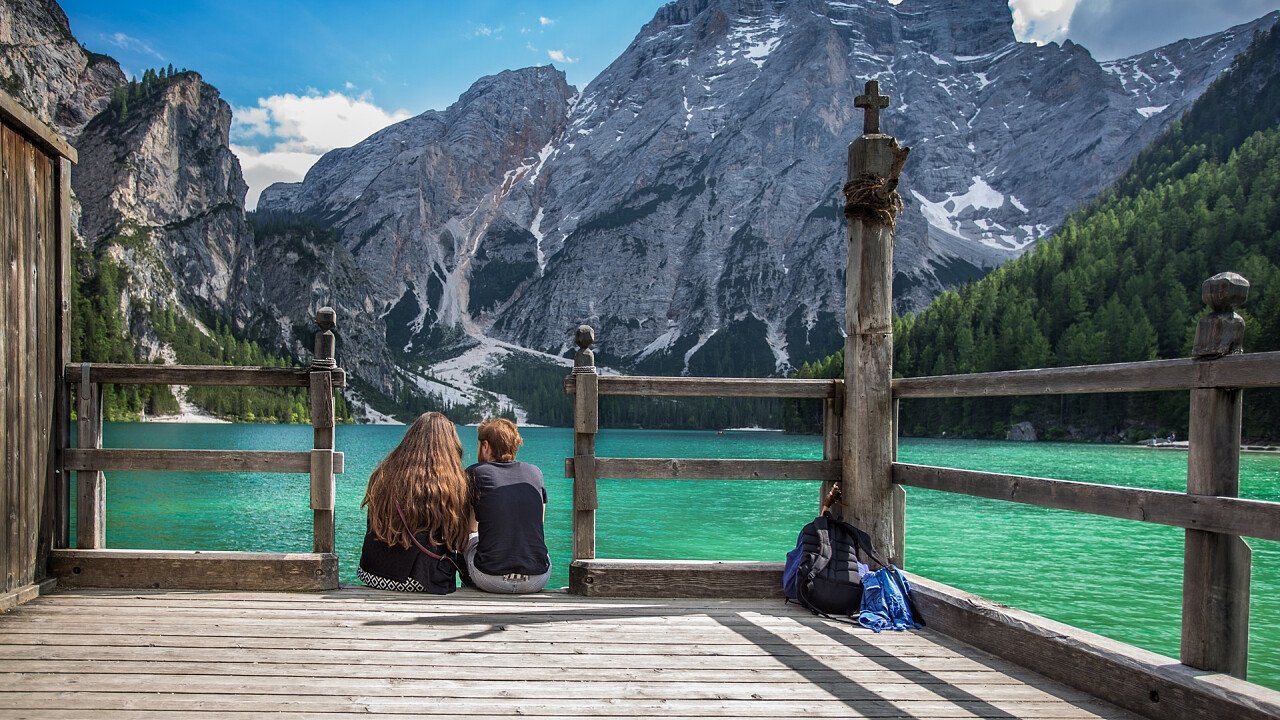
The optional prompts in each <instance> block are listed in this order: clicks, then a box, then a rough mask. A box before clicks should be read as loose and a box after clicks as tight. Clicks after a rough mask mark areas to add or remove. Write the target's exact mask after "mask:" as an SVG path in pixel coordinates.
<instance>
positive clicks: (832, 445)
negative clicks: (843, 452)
mask: <svg viewBox="0 0 1280 720" xmlns="http://www.w3.org/2000/svg"><path fill="white" fill-rule="evenodd" d="M843 416H844V399H843V398H824V399H823V400H822V459H823V460H834V461H836V462H839V461H840V434H841V429H842V425H843V422H844V418H843ZM834 484H835V483H834V482H831V481H830V480H824V481H823V482H822V483H821V485H820V486H819V489H818V505H819V506H821V505H822V503H823V502H824V501H825V500H826V499H827V493H829V492H831V486H832V485H834Z"/></svg>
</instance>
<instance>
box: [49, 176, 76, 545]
mask: <svg viewBox="0 0 1280 720" xmlns="http://www.w3.org/2000/svg"><path fill="white" fill-rule="evenodd" d="M71 242H72V240H71V161H70V160H68V159H66V158H61V159H59V161H58V231H57V237H56V238H55V240H54V247H55V248H57V255H58V256H57V258H56V265H55V266H54V267H55V268H56V271H57V285H58V288H57V293H58V307H57V314H56V315H55V316H54V327H55V328H56V329H57V330H56V333H55V334H56V336H57V339H58V352H57V353H56V358H57V359H56V360H55V363H56V366H57V369H56V370H55V374H56V375H57V377H58V384H57V386H56V387H55V388H54V395H53V407H54V433H53V444H54V478H53V482H54V487H53V547H55V548H65V547H67V546H68V545H69V544H70V541H71V478H70V476H69V473H68V472H67V471H66V470H64V469H63V468H62V451H63V450H65V449H66V448H67V447H69V446H70V444H71V387H70V383H68V382H67V376H66V370H65V368H66V364H67V362H68V361H70V360H71V282H72V280H71Z"/></svg>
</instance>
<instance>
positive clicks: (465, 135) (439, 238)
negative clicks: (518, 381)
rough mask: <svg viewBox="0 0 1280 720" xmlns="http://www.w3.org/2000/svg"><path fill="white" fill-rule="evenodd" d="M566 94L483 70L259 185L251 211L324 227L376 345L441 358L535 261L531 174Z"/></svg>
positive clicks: (524, 278) (561, 85) (407, 355)
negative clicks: (448, 99)
mask: <svg viewBox="0 0 1280 720" xmlns="http://www.w3.org/2000/svg"><path fill="white" fill-rule="evenodd" d="M573 97H574V93H573V89H572V88H570V87H569V86H568V85H567V84H566V83H565V80H564V74H563V73H561V72H559V71H557V70H555V69H554V68H551V67H538V68H527V69H524V70H516V71H506V72H502V73H499V74H498V75H494V76H491V77H486V78H483V79H481V80H479V81H477V82H476V83H475V84H474V85H473V86H472V87H471V88H470V89H469V90H467V92H466V93H465V94H463V96H462V97H461V98H459V99H458V101H457V102H456V103H454V104H453V105H451V106H450V107H449V108H448V109H447V110H445V111H443V112H435V111H431V112H426V113H423V114H422V115H419V116H417V117H414V118H410V119H409V120H405V121H403V122H401V123H398V124H396V125H392V126H391V127H388V128H386V129H385V130H382V131H380V132H378V133H377V134H375V135H373V136H371V137H370V138H368V139H367V140H365V141H363V142H361V143H360V144H358V145H356V146H354V147H351V148H345V149H342V150H335V151H333V152H331V153H328V154H326V155H325V156H324V157H323V158H322V159H321V160H320V161H319V162H318V163H316V165H315V166H314V167H313V168H311V170H310V171H309V172H308V173H307V176H306V178H305V180H304V181H303V182H301V183H294V184H277V185H273V186H271V187H269V188H267V189H266V191H264V192H263V194H262V198H261V200H260V201H259V203H258V210H259V212H261V213H281V212H284V213H292V214H300V215H306V216H308V217H310V218H314V219H316V220H318V221H319V222H321V223H322V224H324V225H327V226H328V227H330V228H332V230H333V231H334V232H335V233H336V234H337V235H338V236H339V238H340V243H341V246H342V247H343V248H344V250H346V251H347V252H348V253H349V254H350V255H351V256H352V257H353V258H354V261H355V263H356V264H357V265H358V267H360V268H361V269H363V271H364V272H365V274H366V276H367V278H368V282H369V286H368V288H367V291H368V293H369V294H370V295H371V296H372V298H373V300H374V302H375V303H376V306H377V309H378V317H379V320H378V324H379V325H384V326H385V327H384V328H383V333H382V334H383V337H385V340H384V341H383V342H382V343H380V345H381V346H385V347H389V348H390V350H391V351H392V352H393V353H395V354H396V355H398V356H400V357H402V358H404V360H405V363H406V364H409V363H413V362H419V361H423V360H427V359H434V360H438V359H443V357H442V356H441V355H440V353H441V352H442V350H443V349H445V348H447V346H449V345H450V344H451V343H453V342H454V341H457V340H461V339H462V338H464V337H466V334H467V333H472V334H474V333H476V332H478V331H477V330H476V328H477V327H478V325H477V323H483V322H484V321H485V320H484V319H485V318H487V317H488V316H490V315H492V314H494V313H495V312H496V311H498V310H499V309H500V308H502V307H504V306H505V305H506V304H507V303H508V302H509V300H510V298H511V296H512V295H513V293H515V292H516V291H517V290H518V288H520V287H522V285H523V284H526V283H527V282H529V281H530V280H531V279H532V278H534V277H535V276H536V275H537V274H538V273H539V271H540V258H541V257H542V255H541V250H540V248H539V240H538V237H537V234H536V222H535V221H536V219H537V218H536V217H535V213H534V211H533V208H534V207H535V205H537V203H538V198H537V195H538V193H539V188H540V187H541V184H540V183H538V182H537V177H538V175H539V174H540V172H541V170H542V165H543V162H544V160H545V159H546V156H547V154H548V153H549V151H550V149H551V147H552V141H553V140H554V139H555V138H557V137H559V136H561V135H562V134H563V132H564V129H565V121H566V118H567V115H568V112H569V107H570V101H571V99H572V98H573ZM531 227H532V228H533V229H534V232H531V231H530V228H531ZM371 351H372V352H376V346H375V348H373V349H372V350H371Z"/></svg>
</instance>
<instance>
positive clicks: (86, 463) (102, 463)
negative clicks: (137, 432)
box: [63, 449, 345, 473]
mask: <svg viewBox="0 0 1280 720" xmlns="http://www.w3.org/2000/svg"><path fill="white" fill-rule="evenodd" d="M63 457H64V462H65V463H66V465H65V467H66V469H67V470H78V471H103V470H154V471H168V472H278V473H310V472H311V453H310V452H309V451H302V452H287V451H280V450H116V449H112V450H100V449H99V450H84V449H70V450H67V451H66V452H65V453H63ZM344 465H345V463H344V461H343V455H342V453H340V452H336V453H334V454H333V472H335V473H342V472H343V470H344Z"/></svg>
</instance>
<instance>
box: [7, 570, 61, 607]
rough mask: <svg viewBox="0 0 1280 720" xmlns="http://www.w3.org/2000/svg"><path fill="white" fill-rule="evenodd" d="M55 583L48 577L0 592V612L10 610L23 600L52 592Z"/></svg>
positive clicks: (23, 601)
mask: <svg viewBox="0 0 1280 720" xmlns="http://www.w3.org/2000/svg"><path fill="white" fill-rule="evenodd" d="M56 584H57V581H56V580H54V579H53V578H49V579H47V580H41V581H39V582H34V583H31V584H29V585H23V586H21V587H18V588H14V589H13V590H10V591H9V592H6V593H0V613H3V612H7V611H9V610H12V609H14V608H15V607H17V606H19V605H21V604H23V603H25V602H30V601H32V600H35V599H36V598H38V597H40V596H41V595H48V594H49V593H51V592H53V588H54V586H55V585H56Z"/></svg>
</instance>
